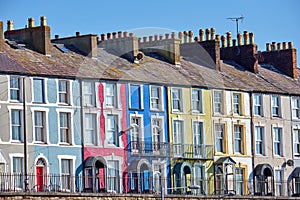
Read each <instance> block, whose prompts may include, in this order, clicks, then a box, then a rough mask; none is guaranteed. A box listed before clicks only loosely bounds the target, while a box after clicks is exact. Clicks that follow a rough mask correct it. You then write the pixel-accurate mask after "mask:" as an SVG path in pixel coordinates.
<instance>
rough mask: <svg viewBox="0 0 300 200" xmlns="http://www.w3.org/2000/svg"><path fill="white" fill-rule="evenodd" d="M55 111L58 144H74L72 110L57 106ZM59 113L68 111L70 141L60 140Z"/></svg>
mask: <svg viewBox="0 0 300 200" xmlns="http://www.w3.org/2000/svg"><path fill="white" fill-rule="evenodd" d="M56 113H57V130H58V131H57V132H58V138H57V140H58V141H57V142H58V144H59V145H74V144H75V142H74V128H73V126H74V125H75V124H74V123H73V122H74V119H73V115H74V110H73V109H68V108H57V109H56ZM60 113H69V115H70V121H69V126H70V136H71V143H70V144H69V143H62V142H61V141H60V116H59V114H60Z"/></svg>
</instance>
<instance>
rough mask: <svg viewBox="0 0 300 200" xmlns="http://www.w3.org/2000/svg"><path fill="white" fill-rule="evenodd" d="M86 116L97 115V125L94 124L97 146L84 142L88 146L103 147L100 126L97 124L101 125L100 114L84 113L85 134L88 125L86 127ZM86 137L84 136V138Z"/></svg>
mask: <svg viewBox="0 0 300 200" xmlns="http://www.w3.org/2000/svg"><path fill="white" fill-rule="evenodd" d="M86 115H95V116H96V119H95V124H94V126H95V127H94V129H95V143H96V144H94V145H93V144H87V143H86V141H85V140H84V145H86V146H93V147H94V146H97V147H99V146H101V140H100V137H99V126H97V124H100V117H99V116H100V114H99V113H98V112H84V113H83V120H84V123H83V124H82V126H83V132H84V133H85V130H86V125H85V116H86ZM83 137H84V136H83Z"/></svg>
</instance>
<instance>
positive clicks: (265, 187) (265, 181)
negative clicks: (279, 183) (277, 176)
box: [254, 164, 274, 196]
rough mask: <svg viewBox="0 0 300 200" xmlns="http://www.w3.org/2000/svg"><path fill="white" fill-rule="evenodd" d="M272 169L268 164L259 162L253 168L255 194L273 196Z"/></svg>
mask: <svg viewBox="0 0 300 200" xmlns="http://www.w3.org/2000/svg"><path fill="white" fill-rule="evenodd" d="M273 175H274V173H273V169H272V167H271V166H270V165H269V164H259V165H257V166H256V167H255V169H254V184H255V195H260V196H273V195H274V178H273Z"/></svg>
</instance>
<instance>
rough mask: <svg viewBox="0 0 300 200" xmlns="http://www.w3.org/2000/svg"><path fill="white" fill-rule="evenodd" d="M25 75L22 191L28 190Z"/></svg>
mask: <svg viewBox="0 0 300 200" xmlns="http://www.w3.org/2000/svg"><path fill="white" fill-rule="evenodd" d="M25 88H26V87H25V77H23V134H24V135H23V137H24V191H25V192H27V191H28V176H27V173H28V171H27V165H28V163H27V162H28V161H27V132H26V92H25Z"/></svg>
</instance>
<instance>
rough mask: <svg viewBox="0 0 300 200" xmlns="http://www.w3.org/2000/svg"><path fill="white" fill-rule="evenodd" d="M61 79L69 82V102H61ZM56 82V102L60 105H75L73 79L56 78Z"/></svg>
mask: <svg viewBox="0 0 300 200" xmlns="http://www.w3.org/2000/svg"><path fill="white" fill-rule="evenodd" d="M59 81H66V82H67V98H68V100H67V101H68V103H61V102H59ZM55 83H56V95H57V98H56V104H57V105H59V106H72V105H73V90H72V89H73V80H68V79H55Z"/></svg>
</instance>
